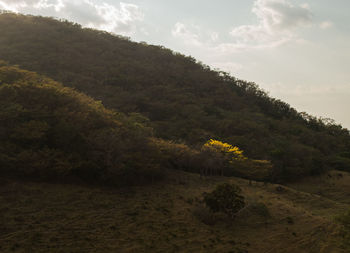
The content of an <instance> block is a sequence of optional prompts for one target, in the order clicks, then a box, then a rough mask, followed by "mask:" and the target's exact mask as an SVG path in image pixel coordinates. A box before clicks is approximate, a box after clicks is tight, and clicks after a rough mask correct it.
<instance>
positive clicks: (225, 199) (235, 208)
mask: <svg viewBox="0 0 350 253" xmlns="http://www.w3.org/2000/svg"><path fill="white" fill-rule="evenodd" d="M240 193H241V189H240V188H239V187H238V186H236V185H234V184H229V183H224V184H219V185H217V186H216V188H215V190H214V191H212V192H211V193H204V202H205V204H206V206H207V207H209V208H210V210H212V211H213V212H223V213H225V214H227V215H229V216H230V217H232V218H233V217H234V216H235V215H236V214H237V212H239V211H240V210H241V209H242V208H244V206H245V202H244V197H243V196H242V195H240Z"/></svg>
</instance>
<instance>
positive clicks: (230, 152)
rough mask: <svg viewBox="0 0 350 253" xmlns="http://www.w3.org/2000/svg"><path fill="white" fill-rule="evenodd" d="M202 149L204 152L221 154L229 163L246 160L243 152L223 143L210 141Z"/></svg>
mask: <svg viewBox="0 0 350 253" xmlns="http://www.w3.org/2000/svg"><path fill="white" fill-rule="evenodd" d="M202 149H203V150H204V151H214V152H217V153H221V154H223V155H224V156H225V157H226V158H227V159H228V160H229V161H230V162H232V161H234V160H246V159H247V157H245V156H244V155H243V150H240V149H239V147H236V146H232V145H231V144H228V143H224V142H221V141H218V140H214V139H210V140H209V141H207V142H206V143H205V144H204V145H203V147H202Z"/></svg>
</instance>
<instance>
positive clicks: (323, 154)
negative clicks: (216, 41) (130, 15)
mask: <svg viewBox="0 0 350 253" xmlns="http://www.w3.org/2000/svg"><path fill="white" fill-rule="evenodd" d="M0 33H1V38H0V59H4V60H6V61H8V62H10V63H11V64H18V65H20V66H21V67H23V68H25V69H29V70H32V71H36V72H38V73H40V74H45V75H47V76H49V77H50V78H53V79H54V80H57V81H60V82H62V83H63V84H64V85H65V86H69V87H74V88H76V89H78V90H79V91H82V92H84V93H86V94H88V95H89V96H91V97H93V98H95V99H97V100H101V101H102V102H103V104H104V105H105V106H107V107H108V108H113V109H117V110H118V111H122V112H124V113H130V112H138V113H142V114H143V115H145V116H146V117H148V118H149V119H150V120H151V124H152V126H153V128H154V129H155V134H156V135H157V136H158V137H161V138H165V139H170V140H175V141H185V142H186V143H188V144H190V145H193V146H196V145H198V144H203V143H204V142H205V141H207V140H208V139H210V138H215V139H220V140H223V141H225V142H228V143H231V144H233V145H238V146H239V147H240V148H242V149H243V150H244V151H245V153H246V154H247V155H248V156H249V157H252V158H256V159H266V160H272V161H273V163H274V165H275V171H274V174H273V175H271V178H272V179H273V180H283V179H292V178H297V177H299V176H301V175H310V174H315V173H319V172H321V171H324V170H326V169H328V168H330V167H336V168H337V169H343V170H350V153H349V150H350V136H349V132H348V130H346V129H343V128H342V127H341V126H339V125H336V124H333V123H330V122H328V121H322V120H320V119H317V118H315V117H312V116H310V115H307V114H304V113H298V112H297V111H296V110H294V109H293V108H292V107H290V106H289V105H288V104H286V103H284V102H282V101H279V100H276V99H273V98H270V97H269V96H268V95H267V93H265V92H264V91H262V90H261V89H259V87H258V86H257V85H256V84H254V83H249V82H245V81H241V80H238V79H235V78H233V77H231V76H229V75H227V74H225V73H222V72H216V71H212V70H211V69H210V68H209V67H207V66H205V65H203V64H199V63H197V62H196V60H195V59H193V58H192V57H185V56H183V55H181V54H179V53H175V52H173V51H171V50H169V49H166V48H163V47H161V46H152V45H147V44H145V43H135V42H131V41H129V40H128V39H125V38H122V37H119V36H115V35H111V34H108V33H106V32H102V31H96V30H92V29H82V28H81V26H80V25H78V24H73V23H70V22H68V21H58V20H54V19H51V18H44V17H34V16H24V15H19V14H11V13H3V14H1V15H0Z"/></svg>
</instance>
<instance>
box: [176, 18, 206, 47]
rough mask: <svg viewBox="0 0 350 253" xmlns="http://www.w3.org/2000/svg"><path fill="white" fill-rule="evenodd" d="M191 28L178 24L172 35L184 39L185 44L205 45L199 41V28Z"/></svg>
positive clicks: (192, 26)
mask: <svg viewBox="0 0 350 253" xmlns="http://www.w3.org/2000/svg"><path fill="white" fill-rule="evenodd" d="M191 28H192V29H191ZM191 28H189V27H188V26H187V25H185V24H183V23H181V22H177V23H176V24H175V26H174V28H173V29H172V31H171V33H172V35H173V36H174V37H175V38H180V39H182V40H183V41H184V42H185V44H190V45H194V46H202V45H203V43H202V42H201V41H200V39H199V29H198V27H196V26H194V25H191Z"/></svg>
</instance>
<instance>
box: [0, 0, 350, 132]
mask: <svg viewBox="0 0 350 253" xmlns="http://www.w3.org/2000/svg"><path fill="white" fill-rule="evenodd" d="M0 9H8V10H12V11H17V12H21V13H30V14H40V15H43V16H53V17H59V18H65V19H68V20H71V21H74V22H77V23H80V24H82V25H83V26H88V27H94V28H97V29H103V30H107V31H110V32H113V33H117V34H122V35H125V36H129V37H131V39H133V40H135V41H146V42H147V43H150V44H156V45H163V46H166V47H168V48H170V49H173V50H175V51H178V52H181V53H184V54H186V55H192V56H193V57H195V58H197V59H198V60H200V61H202V62H203V63H205V64H207V65H209V66H212V67H213V68H219V69H221V70H225V71H228V72H230V73H231V74H232V75H233V76H235V77H237V78H241V79H245V80H248V81H254V82H256V83H257V84H259V86H260V87H262V88H263V89H265V90H266V91H268V92H269V93H270V94H271V96H273V97H276V98H280V99H282V100H284V101H285V102H287V103H289V104H291V105H292V106H293V107H294V108H296V109H297V110H299V111H306V112H308V113H310V114H313V115H315V116H322V117H329V118H333V119H335V120H336V122H338V123H340V124H342V125H343V126H344V127H347V128H350V114H349V112H348V108H350V14H349V11H350V1H349V0H332V1H331V0H217V1H213V0H176V1H170V0H168V1H165V0H130V1H127V0H125V2H120V1H116V0H0Z"/></svg>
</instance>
